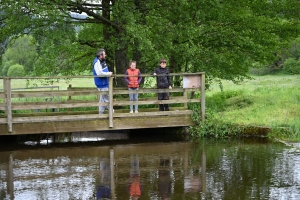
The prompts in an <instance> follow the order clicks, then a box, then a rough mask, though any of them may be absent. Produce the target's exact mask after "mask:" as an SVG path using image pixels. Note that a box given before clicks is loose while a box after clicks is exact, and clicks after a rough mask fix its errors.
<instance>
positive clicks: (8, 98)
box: [3, 78, 12, 133]
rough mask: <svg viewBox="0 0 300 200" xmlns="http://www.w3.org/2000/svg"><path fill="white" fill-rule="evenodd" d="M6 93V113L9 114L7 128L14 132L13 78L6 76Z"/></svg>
mask: <svg viewBox="0 0 300 200" xmlns="http://www.w3.org/2000/svg"><path fill="white" fill-rule="evenodd" d="M3 81H4V84H3V85H4V93H5V102H6V111H7V112H6V114H7V130H8V132H9V133H11V132H12V109H11V79H10V78H4V79H3Z"/></svg>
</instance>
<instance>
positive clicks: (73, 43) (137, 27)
mask: <svg viewBox="0 0 300 200" xmlns="http://www.w3.org/2000/svg"><path fill="white" fill-rule="evenodd" d="M110 2H111V1H109V0H103V1H93V3H92V4H86V2H85V1H74V0H69V1H68V2H67V3H66V2H64V1H47V3H45V1H44V0H32V1H29V2H28V1H21V2H19V3H15V1H13V0H2V1H1V5H0V9H1V10H2V11H3V12H2V14H1V19H3V21H2V23H4V24H5V26H3V27H2V28H1V29H0V41H3V40H4V38H2V37H7V36H18V35H19V34H24V30H26V31H29V30H30V34H32V35H33V36H34V37H35V38H36V40H37V41H38V43H39V47H40V52H39V53H40V54H39V55H40V58H39V62H38V64H36V65H35V70H36V74H43V75H53V74H58V73H60V74H63V75H67V74H74V73H80V72H81V71H84V70H90V68H91V62H92V60H93V58H94V55H95V52H96V51H97V49H98V48H100V47H104V48H106V49H107V52H108V58H107V61H108V63H109V66H110V68H111V70H112V71H114V72H116V73H118V74H122V73H124V72H125V69H126V68H127V61H128V60H129V59H134V60H137V61H138V66H140V68H141V71H142V72H143V73H146V72H149V71H152V70H153V69H154V68H155V67H156V66H157V64H158V63H157V61H158V59H159V58H160V57H165V58H167V59H168V61H169V62H168V67H169V68H170V70H171V72H198V71H205V72H206V73H207V75H208V76H209V77H212V78H213V77H219V78H222V79H228V80H234V81H239V80H242V79H243V78H245V77H247V72H248V71H249V67H250V66H251V64H252V63H254V62H258V63H261V64H266V63H270V62H272V61H273V60H274V54H273V52H279V51H280V50H281V49H282V48H283V47H286V45H287V43H288V42H289V41H290V40H292V39H294V38H296V37H298V36H299V35H298V33H299V31H300V26H299V24H300V21H299V20H298V18H299V16H298V15H299V12H298V11H299V8H300V2H299V1H294V0H286V1H281V0H274V1H249V0H241V1H182V0H175V1H174V0H165V1H157V0H147V1H123V0H116V1H113V3H110ZM24 8H26V9H24ZM99 9H101V12H100V11H99ZM28 11H30V12H28ZM70 12H72V14H73V15H70ZM82 13H86V16H85V18H82V17H79V16H83V14H82ZM20 64H21V63H20ZM24 67H25V70H26V71H27V66H25V65H24Z"/></svg>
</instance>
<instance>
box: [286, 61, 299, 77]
mask: <svg viewBox="0 0 300 200" xmlns="http://www.w3.org/2000/svg"><path fill="white" fill-rule="evenodd" d="M283 72H284V73H286V74H300V61H299V60H296V59H295V58H288V59H287V60H286V61H285V62H284V67H283Z"/></svg>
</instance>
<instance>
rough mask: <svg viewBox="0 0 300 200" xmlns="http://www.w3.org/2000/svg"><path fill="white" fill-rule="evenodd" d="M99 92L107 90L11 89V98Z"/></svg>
mask: <svg viewBox="0 0 300 200" xmlns="http://www.w3.org/2000/svg"><path fill="white" fill-rule="evenodd" d="M99 93H103V94H108V92H106V91H103V92H99V91H98V92H97V91H95V90H76V91H70V90H60V91H57V90H56V91H13V92H12V98H26V97H53V96H59V97H61V96H87V95H98V94H99Z"/></svg>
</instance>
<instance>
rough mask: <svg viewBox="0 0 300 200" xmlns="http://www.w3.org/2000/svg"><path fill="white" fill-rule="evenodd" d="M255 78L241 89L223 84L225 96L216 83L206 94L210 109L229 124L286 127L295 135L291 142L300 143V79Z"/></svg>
mask: <svg viewBox="0 0 300 200" xmlns="http://www.w3.org/2000/svg"><path fill="white" fill-rule="evenodd" d="M252 77H253V79H252V80H246V81H244V82H242V83H241V84H239V85H236V84H233V83H232V82H229V81H222V84H223V92H221V90H220V87H219V83H213V84H212V85H211V89H210V90H209V91H207V92H206V101H207V109H210V110H212V111H213V112H214V113H215V117H216V118H217V119H219V120H222V121H224V122H225V123H227V122H230V123H233V124H239V125H251V126H266V127H273V128H275V129H274V130H276V128H282V127H284V128H286V129H288V130H289V131H291V132H292V133H291V134H290V136H289V138H293V139H300V130H299V129H300V87H299V86H300V76H299V75H273V76H271V75H268V76H252ZM274 134H277V133H274ZM280 137H284V135H282V134H281V135H280Z"/></svg>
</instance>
